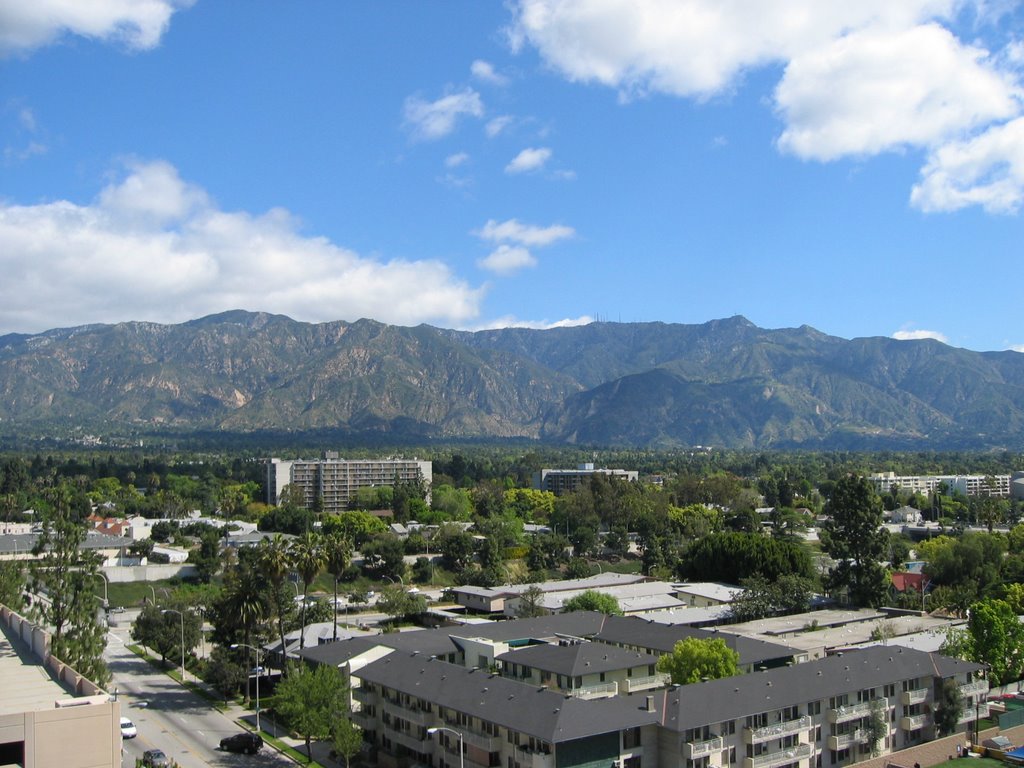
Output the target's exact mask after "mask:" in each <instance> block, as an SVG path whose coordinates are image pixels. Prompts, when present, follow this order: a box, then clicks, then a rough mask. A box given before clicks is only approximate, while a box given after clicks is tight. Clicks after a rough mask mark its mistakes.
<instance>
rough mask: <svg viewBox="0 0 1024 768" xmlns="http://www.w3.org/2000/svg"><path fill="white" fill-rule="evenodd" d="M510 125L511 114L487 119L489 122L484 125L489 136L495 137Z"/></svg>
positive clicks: (490, 137)
mask: <svg viewBox="0 0 1024 768" xmlns="http://www.w3.org/2000/svg"><path fill="white" fill-rule="evenodd" d="M510 125H512V116H511V115H499V116H498V117H494V118H491V119H490V120H488V121H487V124H486V125H484V132H485V133H486V134H487V138H489V139H493V138H494V137H495V136H497V135H498V134H499V133H501V132H502V131H504V130H505V129H506V128H508V127H509V126H510Z"/></svg>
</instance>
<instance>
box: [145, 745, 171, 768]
mask: <svg viewBox="0 0 1024 768" xmlns="http://www.w3.org/2000/svg"><path fill="white" fill-rule="evenodd" d="M142 764H143V765H144V766H145V768H170V765H171V761H170V760H168V759H167V755H165V754H164V752H163V750H162V749H147V750H146V751H145V752H143V753H142Z"/></svg>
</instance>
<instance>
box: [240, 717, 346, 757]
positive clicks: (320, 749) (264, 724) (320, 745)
mask: <svg viewBox="0 0 1024 768" xmlns="http://www.w3.org/2000/svg"><path fill="white" fill-rule="evenodd" d="M225 714H226V715H227V716H228V717H230V718H231V719H232V720H236V721H237V722H239V723H245V725H246V726H248V727H249V729H250V730H256V713H255V712H251V711H250V710H248V709H245V708H244V707H243V706H241V705H240V704H236V703H232V704H231V705H230V706H229V707H228V710H227V712H226V713H225ZM260 727H261V728H262V729H263V734H264V735H270V736H273V737H274V738H276V739H278V740H279V741H281V742H283V743H284V744H287V745H288V746H289V747H291V748H292V749H294V750H295V751H296V752H300V753H301V754H303V755H305V754H306V740H305V739H293V738H292V737H291V736H289V735H288V732H287V731H285V730H284V729H283V728H282V727H281V726H279V725H278V724H277V722H276V721H275V720H274V719H273V718H272V717H270V716H268V715H267V713H266V712H263V713H261V714H260ZM310 746H311V750H312V752H313V759H314V760H316V761H317V762H318V763H320V765H322V766H324V767H325V768H345V761H344V759H342V760H335V759H333V758H332V757H331V756H330V753H331V745H330V744H328V743H327V742H326V741H316V740H314V741H312V742H311V743H310ZM267 748H268V749H273V747H272V746H271V745H270V744H269V743H268V744H267ZM299 765H305V763H299Z"/></svg>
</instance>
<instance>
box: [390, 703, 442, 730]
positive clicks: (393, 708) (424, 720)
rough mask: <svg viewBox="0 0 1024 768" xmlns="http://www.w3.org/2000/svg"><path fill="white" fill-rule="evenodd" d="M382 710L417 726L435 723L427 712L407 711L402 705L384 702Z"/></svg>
mask: <svg viewBox="0 0 1024 768" xmlns="http://www.w3.org/2000/svg"><path fill="white" fill-rule="evenodd" d="M382 709H383V710H384V711H385V712H387V713H388V714H390V715H391V716H392V717H400V718H402V719H403V720H408V721H409V722H410V723H415V724H416V725H424V726H425V725H430V724H431V723H432V722H433V718H431V717H430V715H429V714H428V713H426V712H423V711H422V710H419V709H406V708H405V707H403V706H401V705H400V704H395V703H394V702H391V701H388V700H387V699H385V700H384V703H383V705H382Z"/></svg>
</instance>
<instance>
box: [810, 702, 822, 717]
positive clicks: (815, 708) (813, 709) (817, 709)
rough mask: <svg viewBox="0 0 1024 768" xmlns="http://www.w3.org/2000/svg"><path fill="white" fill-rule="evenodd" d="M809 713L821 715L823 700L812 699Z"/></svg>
mask: <svg viewBox="0 0 1024 768" xmlns="http://www.w3.org/2000/svg"><path fill="white" fill-rule="evenodd" d="M807 714H808V715H820V714H821V702H820V701H812V702H810V703H809V704H808V705H807Z"/></svg>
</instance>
